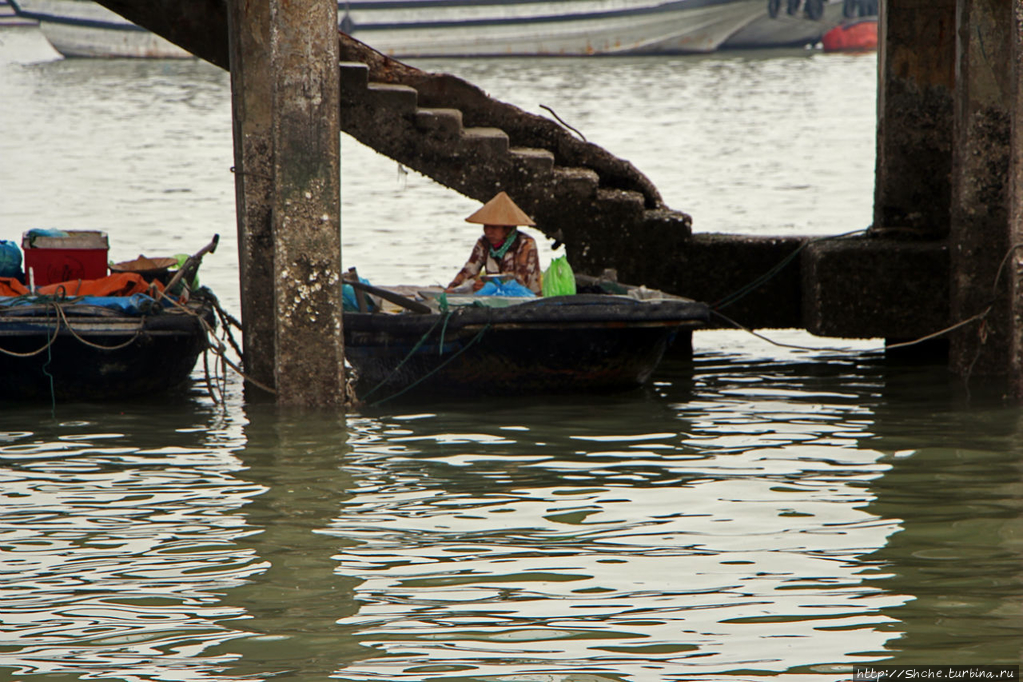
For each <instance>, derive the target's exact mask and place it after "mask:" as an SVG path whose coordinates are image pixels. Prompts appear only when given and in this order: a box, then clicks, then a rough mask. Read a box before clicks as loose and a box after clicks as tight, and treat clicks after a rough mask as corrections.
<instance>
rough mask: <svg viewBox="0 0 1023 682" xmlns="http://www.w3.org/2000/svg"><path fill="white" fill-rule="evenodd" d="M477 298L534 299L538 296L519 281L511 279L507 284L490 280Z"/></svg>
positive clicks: (477, 293) (478, 292)
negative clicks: (511, 297) (510, 297)
mask: <svg viewBox="0 0 1023 682" xmlns="http://www.w3.org/2000/svg"><path fill="white" fill-rule="evenodd" d="M476 295H477V296H513V297H527V298H533V297H535V296H536V294H534V293H533V292H532V291H530V289H529V287H526V286H523V285H522V284H519V281H518V280H517V279H510V280H508V281H506V282H502V281H499V280H493V279H492V280H490V281H489V282H487V283H486V284H484V285H483V288H482V289H480V290H479V291H477V292H476Z"/></svg>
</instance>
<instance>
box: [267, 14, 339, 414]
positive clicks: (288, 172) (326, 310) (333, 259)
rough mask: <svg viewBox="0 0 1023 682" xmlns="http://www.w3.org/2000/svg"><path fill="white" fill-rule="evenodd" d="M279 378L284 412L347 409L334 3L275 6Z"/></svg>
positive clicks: (272, 39)
mask: <svg viewBox="0 0 1023 682" xmlns="http://www.w3.org/2000/svg"><path fill="white" fill-rule="evenodd" d="M270 46H271V66H272V71H273V96H272V106H273V126H272V128H273V132H272V139H273V145H274V173H273V177H274V205H273V239H274V253H275V257H274V279H275V299H276V300H275V306H274V310H268V311H266V312H265V314H276V318H277V330H276V343H275V348H276V357H275V376H276V382H275V383H276V389H277V402H278V403H279V404H281V405H295V406H329V405H340V404H342V403H343V401H344V340H343V337H342V333H341V305H342V296H341V291H342V289H341V287H342V283H341V196H340V183H341V175H340V147H341V128H340V72H339V66H338V39H337V2H335V1H334V0H270Z"/></svg>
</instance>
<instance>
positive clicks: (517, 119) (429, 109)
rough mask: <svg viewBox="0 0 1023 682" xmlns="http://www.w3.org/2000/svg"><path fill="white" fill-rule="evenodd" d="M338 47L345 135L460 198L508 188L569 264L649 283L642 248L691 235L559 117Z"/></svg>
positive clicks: (652, 191) (642, 179) (649, 187)
mask: <svg viewBox="0 0 1023 682" xmlns="http://www.w3.org/2000/svg"><path fill="white" fill-rule="evenodd" d="M341 52H342V60H343V61H342V63H341V127H342V129H343V130H344V131H345V132H347V133H348V134H350V135H352V136H353V137H354V138H356V139H357V140H359V141H360V142H362V143H363V144H365V145H367V146H369V147H371V148H372V149H374V150H376V151H377V152H379V153H381V154H384V155H386V156H388V157H390V158H392V159H394V160H395V161H397V162H399V163H401V164H402V165H404V166H406V167H408V168H410V169H412V170H415V171H417V172H419V173H422V174H423V175H426V176H428V177H430V178H433V179H434V180H436V181H437V182H439V183H441V184H442V185H445V186H447V187H450V188H451V189H454V190H456V191H458V192H460V193H461V194H464V195H466V196H468V197H471V198H474V199H477V200H479V201H487V200H488V199H490V198H491V197H492V196H493V195H494V194H496V193H497V192H499V191H502V190H504V191H506V192H508V194H509V195H510V196H511V197H512V198H513V199H514V200H515V202H516V203H518V204H519V205H520V206H521V207H522V208H523V210H525V211H526V212H527V213H529V214H530V216H532V217H533V219H534V220H535V221H536V222H537V228H538V229H540V230H541V231H542V232H544V234H546V235H547V236H548V237H550V238H552V239H556V240H558V241H561V242H564V243H565V244H566V247H567V249H568V254H569V260H570V261H571V263H572V265H573V267H574V268H576V270H577V271H580V272H591V273H599V272H600V271H601V270H602V269H603V268H604V267H616V268H617V269H618V271H619V274H620V275H621V277H622V279H623V280H631V281H646V282H649V279H648V278H647V277H646V275H649V274H650V273H649V272H648V271H647V269H646V268H645V267H644V263H643V262H642V259H641V258H640V257H639V253H640V251H642V250H643V249H641V248H639V245H640V244H645V245H647V246H648V245H649V243H650V241H649V240H651V239H654V240H655V241H656V242H657V243H663V244H664V246H665V247H666V248H673V247H674V246H676V245H678V246H680V245H681V244H682V242H683V241H684V240H685V239H686V238H687V237H688V236H689V235H690V226H691V224H692V221H691V218H690V217H689V216H688V215H686V214H685V213H681V212H678V211H673V210H671V209H669V208H667V207H666V206H664V204H663V202H662V200H661V197H660V194H659V193H658V192H657V189H656V188H655V187H654V186H653V184H652V183H651V182H650V181H649V179H647V178H646V176H644V175H643V174H642V173H640V172H639V171H638V170H636V169H635V168H634V167H633V166H632V165H631V164H630V163H629V162H627V161H624V160H622V159H619V158H617V157H614V156H613V155H611V154H610V153H608V152H607V151H606V150H604V149H602V148H601V147H599V146H597V145H593V144H590V143H587V142H584V141H583V140H580V139H579V138H577V137H576V136H575V135H574V134H572V133H571V132H570V131H568V130H567V129H565V128H563V127H562V126H561V125H559V124H558V123H556V122H554V121H552V120H550V119H547V118H544V117H541V116H536V115H534V114H530V113H528V112H525V111H523V110H521V109H519V108H517V107H515V106H512V105H509V104H506V103H503V102H499V101H497V100H494V99H492V98H490V97H489V96H488V95H486V93H484V92H483V91H481V90H480V89H479V88H477V87H475V86H473V85H471V84H470V83H467V82H466V81H463V80H461V79H458V78H456V77H454V76H451V75H448V74H433V73H428V72H424V71H421V70H419V69H416V68H414V67H411V66H408V65H406V64H403V63H401V62H398V61H396V60H394V59H391V58H389V57H386V56H384V55H382V54H380V53H379V52H376V51H374V50H373V49H372V48H370V47H368V46H366V45H363V44H362V43H359V42H358V41H356V40H354V39H352V38H350V37H348V36H345V35H342V36H341ZM646 253H649V250H648V249H647V250H646Z"/></svg>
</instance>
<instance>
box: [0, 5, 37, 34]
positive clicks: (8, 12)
mask: <svg viewBox="0 0 1023 682" xmlns="http://www.w3.org/2000/svg"><path fill="white" fill-rule="evenodd" d="M36 24H37V22H35V21H33V20H32V19H26V18H25V17H22V16H18V14H17V13H16V12H15V11H14V7H12V6H11V3H9V2H8V1H7V0H0V28H5V27H11V26H35V25H36Z"/></svg>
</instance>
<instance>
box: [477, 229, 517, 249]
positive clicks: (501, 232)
mask: <svg viewBox="0 0 1023 682" xmlns="http://www.w3.org/2000/svg"><path fill="white" fill-rule="evenodd" d="M509 232H511V227H509V226H508V225H484V226H483V236H485V237H486V238H487V241H488V242H490V245H491V246H497V245H498V244H500V243H501V242H503V241H504V238H505V237H507V236H508V233H509Z"/></svg>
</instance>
